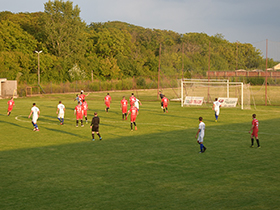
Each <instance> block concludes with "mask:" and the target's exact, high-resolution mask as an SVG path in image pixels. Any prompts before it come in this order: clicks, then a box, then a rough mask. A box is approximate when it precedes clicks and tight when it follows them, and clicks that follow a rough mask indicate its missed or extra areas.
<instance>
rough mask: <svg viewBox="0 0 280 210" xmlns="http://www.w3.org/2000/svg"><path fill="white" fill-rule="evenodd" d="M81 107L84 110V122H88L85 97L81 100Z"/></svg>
mask: <svg viewBox="0 0 280 210" xmlns="http://www.w3.org/2000/svg"><path fill="white" fill-rule="evenodd" d="M82 107H83V110H84V116H85V120H86V124H88V121H87V110H88V104H87V102H86V101H85V99H84V100H83V103H82Z"/></svg>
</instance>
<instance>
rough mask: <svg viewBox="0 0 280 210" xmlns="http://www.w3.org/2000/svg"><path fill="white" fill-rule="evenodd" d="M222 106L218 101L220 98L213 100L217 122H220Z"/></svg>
mask: <svg viewBox="0 0 280 210" xmlns="http://www.w3.org/2000/svg"><path fill="white" fill-rule="evenodd" d="M220 107H221V103H220V102H219V101H218V98H215V101H214V102H213V107H212V110H214V111H215V118H216V120H215V122H218V117H219V114H220Z"/></svg>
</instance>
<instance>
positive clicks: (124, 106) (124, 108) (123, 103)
mask: <svg viewBox="0 0 280 210" xmlns="http://www.w3.org/2000/svg"><path fill="white" fill-rule="evenodd" d="M121 110H122V120H124V119H125V118H126V115H127V100H126V99H125V96H123V99H122V100H121Z"/></svg>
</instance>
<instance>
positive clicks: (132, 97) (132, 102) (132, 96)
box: [129, 93, 136, 107]
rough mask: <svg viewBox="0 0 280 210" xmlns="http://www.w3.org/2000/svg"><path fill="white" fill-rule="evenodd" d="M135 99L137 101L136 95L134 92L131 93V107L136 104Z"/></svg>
mask: <svg viewBox="0 0 280 210" xmlns="http://www.w3.org/2000/svg"><path fill="white" fill-rule="evenodd" d="M135 101H136V97H135V96H134V93H131V96H130V97H129V104H130V107H132V106H133V105H134V103H135Z"/></svg>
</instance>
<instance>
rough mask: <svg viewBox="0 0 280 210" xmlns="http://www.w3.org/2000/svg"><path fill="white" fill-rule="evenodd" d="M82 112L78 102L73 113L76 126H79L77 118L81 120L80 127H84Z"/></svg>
mask: <svg viewBox="0 0 280 210" xmlns="http://www.w3.org/2000/svg"><path fill="white" fill-rule="evenodd" d="M83 114H84V110H83V107H82V106H81V104H80V103H78V105H77V106H76V107H75V110H74V115H76V127H78V126H79V120H81V127H84V124H83Z"/></svg>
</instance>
